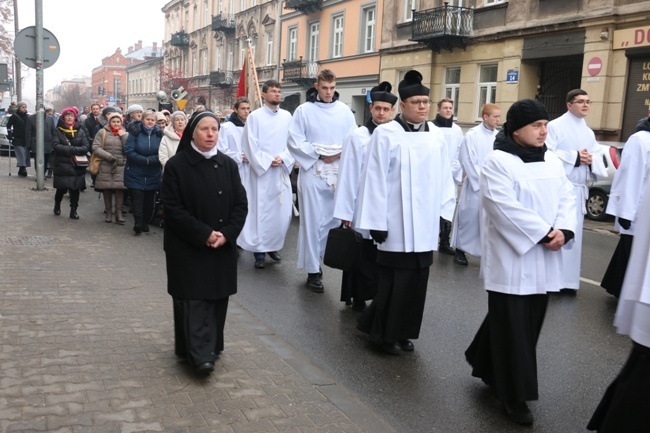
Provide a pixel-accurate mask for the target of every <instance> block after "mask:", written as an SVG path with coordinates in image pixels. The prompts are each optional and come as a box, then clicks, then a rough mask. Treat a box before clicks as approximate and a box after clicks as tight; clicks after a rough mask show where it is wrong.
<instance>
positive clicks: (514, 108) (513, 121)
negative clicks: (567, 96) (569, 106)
mask: <svg viewBox="0 0 650 433" xmlns="http://www.w3.org/2000/svg"><path fill="white" fill-rule="evenodd" d="M542 119H544V120H549V116H548V111H547V110H546V107H545V106H544V104H542V103H541V102H539V101H538V100H536V99H522V100H520V101H517V102H515V103H514V104H512V105H511V106H510V109H509V110H508V114H507V115H506V124H505V125H504V128H505V129H506V130H507V132H508V135H512V133H513V132H515V131H516V130H518V129H521V128H523V127H524V126H526V125H530V124H531V123H534V122H537V121H538V120H542Z"/></svg>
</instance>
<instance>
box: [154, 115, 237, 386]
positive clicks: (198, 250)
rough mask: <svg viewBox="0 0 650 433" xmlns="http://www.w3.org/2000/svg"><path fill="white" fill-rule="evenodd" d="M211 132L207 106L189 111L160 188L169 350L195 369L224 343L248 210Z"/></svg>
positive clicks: (207, 364)
mask: <svg viewBox="0 0 650 433" xmlns="http://www.w3.org/2000/svg"><path fill="white" fill-rule="evenodd" d="M218 135H219V121H218V119H217V117H216V116H215V115H214V114H213V113H212V112H210V111H203V112H201V113H199V114H197V115H195V116H193V117H192V119H191V120H190V123H189V125H188V126H187V129H185V132H184V133H183V138H182V139H181V142H180V143H179V146H178V152H177V153H176V155H175V156H173V157H172V158H171V159H169V161H168V162H167V164H166V165H165V172H164V175H163V182H162V188H161V200H162V204H163V206H164V212H165V240H164V248H165V258H166V263H167V291H168V293H169V294H170V295H171V296H172V298H173V306H174V337H175V352H176V355H177V356H179V357H183V358H187V359H188V361H189V362H190V365H191V366H192V367H193V368H194V369H195V370H196V371H197V372H198V373H201V374H209V373H210V372H212V370H213V369H214V363H215V360H216V359H217V357H218V355H219V353H220V352H221V351H223V348H224V337H223V331H224V325H225V321H226V312H227V309H228V299H229V297H230V295H234V294H235V293H237V246H236V244H235V240H236V239H237V236H239V232H240V231H241V230H242V227H243V226H244V221H245V220H246V214H247V212H248V203H247V201H246V191H245V190H244V187H243V186H242V183H241V180H240V178H239V171H238V169H237V164H236V163H235V162H234V161H233V160H232V159H230V158H228V157H227V156H225V155H224V154H223V153H221V152H219V151H218V150H217V147H216V144H217V137H218Z"/></svg>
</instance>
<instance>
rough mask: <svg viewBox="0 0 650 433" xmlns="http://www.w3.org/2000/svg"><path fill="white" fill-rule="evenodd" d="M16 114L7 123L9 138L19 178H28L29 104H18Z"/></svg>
mask: <svg viewBox="0 0 650 433" xmlns="http://www.w3.org/2000/svg"><path fill="white" fill-rule="evenodd" d="M16 105H17V107H18V109H17V110H16V113H15V114H14V115H12V116H11V117H10V118H9V121H8V122H7V138H9V140H11V143H12V144H13V146H14V152H15V153H16V167H18V176H21V177H27V168H26V167H30V161H29V149H27V142H26V141H25V124H26V123H27V117H28V114H27V104H26V103H24V102H19V103H18V104H16Z"/></svg>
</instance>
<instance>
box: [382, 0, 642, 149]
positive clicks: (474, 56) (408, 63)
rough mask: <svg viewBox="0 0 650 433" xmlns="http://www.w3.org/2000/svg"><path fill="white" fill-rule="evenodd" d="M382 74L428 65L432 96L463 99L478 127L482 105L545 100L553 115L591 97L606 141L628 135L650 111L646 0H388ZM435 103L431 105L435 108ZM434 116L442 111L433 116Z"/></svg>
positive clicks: (459, 104) (466, 114)
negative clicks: (568, 98) (576, 97)
mask: <svg viewBox="0 0 650 433" xmlns="http://www.w3.org/2000/svg"><path fill="white" fill-rule="evenodd" d="M383 7H384V20H383V25H382V31H381V50H380V53H381V66H380V76H381V79H382V80H388V81H391V82H394V83H396V82H398V81H399V80H400V79H401V78H402V77H403V74H404V73H405V72H406V71H407V70H408V69H411V68H416V69H418V70H420V71H421V72H422V74H423V75H424V78H425V82H426V83H428V85H429V86H430V87H431V90H432V95H431V96H432V99H433V100H437V99H441V98H443V97H450V98H452V99H454V100H455V101H456V104H455V109H456V113H455V114H456V118H457V121H458V122H459V123H460V124H463V125H466V126H471V125H473V124H476V123H477V122H478V121H479V120H480V109H481V106H482V105H483V104H484V103H486V102H495V103H497V104H500V105H501V106H502V109H503V110H504V111H505V110H507V109H508V108H509V106H510V105H511V104H512V103H513V102H514V101H516V100H518V99H521V98H538V99H540V100H541V101H542V102H543V103H544V104H545V105H546V106H547V107H548V109H549V112H550V114H551V117H552V118H555V117H557V116H559V115H561V114H562V113H564V111H566V105H565V95H566V93H567V92H568V91H569V90H571V89H573V88H583V89H585V90H586V91H587V92H588V93H589V96H590V97H591V100H592V101H593V102H592V108H591V113H590V115H589V116H588V117H587V122H588V124H589V126H590V127H592V128H593V129H594V130H595V131H596V134H597V136H598V138H600V139H606V140H614V141H618V140H625V139H627V137H628V136H629V135H630V134H631V133H633V128H634V125H635V124H636V122H637V121H638V120H639V119H640V118H641V117H643V116H646V115H647V110H648V108H650V26H648V21H647V15H648V2H647V1H643V0H517V1H515V0H510V1H507V0H449V1H444V2H443V1H441V0H384V3H383ZM434 109H435V106H433V107H432V111H433V110H434ZM432 115H433V113H432Z"/></svg>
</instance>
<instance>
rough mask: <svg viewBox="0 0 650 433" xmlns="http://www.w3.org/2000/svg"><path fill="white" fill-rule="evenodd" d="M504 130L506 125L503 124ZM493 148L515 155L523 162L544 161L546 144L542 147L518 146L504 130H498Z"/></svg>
mask: <svg viewBox="0 0 650 433" xmlns="http://www.w3.org/2000/svg"><path fill="white" fill-rule="evenodd" d="M503 126H504V130H505V129H506V125H505V124H504V125H503ZM494 150H501V151H503V152H507V153H510V154H512V155H516V156H518V157H519V158H521V160H522V161H524V162H525V163H528V162H542V161H544V153H546V144H544V145H543V146H542V147H524V146H520V145H519V144H517V143H516V142H515V140H513V139H512V137H510V136H509V135H507V133H506V132H504V131H503V130H502V131H499V133H498V134H497V137H496V139H495V140H494Z"/></svg>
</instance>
